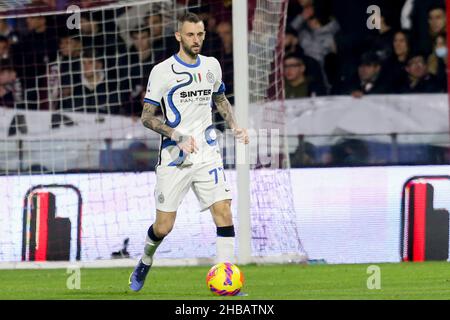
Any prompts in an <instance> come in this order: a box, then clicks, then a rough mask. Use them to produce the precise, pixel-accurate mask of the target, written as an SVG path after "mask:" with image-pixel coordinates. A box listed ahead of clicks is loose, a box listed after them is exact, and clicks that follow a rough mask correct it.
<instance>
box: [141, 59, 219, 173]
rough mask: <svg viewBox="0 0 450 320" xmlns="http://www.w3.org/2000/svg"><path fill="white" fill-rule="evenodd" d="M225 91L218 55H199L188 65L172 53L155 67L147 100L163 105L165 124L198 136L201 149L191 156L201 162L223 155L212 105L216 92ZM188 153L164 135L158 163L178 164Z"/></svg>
mask: <svg viewBox="0 0 450 320" xmlns="http://www.w3.org/2000/svg"><path fill="white" fill-rule="evenodd" d="M224 92H225V85H224V84H223V82H222V70H221V67H220V64H219V62H218V61H217V59H216V58H214V57H207V56H203V55H198V56H197V61H196V62H195V63H194V64H188V63H185V62H184V61H183V60H181V58H180V57H178V56H177V55H173V56H171V57H170V58H168V59H166V60H164V61H163V62H161V63H159V64H157V65H156V66H155V67H154V68H153V69H152V71H151V73H150V76H149V80H148V84H147V91H146V94H145V98H144V102H146V103H150V104H153V105H156V106H160V107H161V108H162V112H163V115H164V123H165V124H166V125H168V126H170V127H172V128H175V129H176V130H177V131H179V132H180V133H182V134H185V135H190V136H193V137H194V138H195V140H196V142H197V146H198V148H199V152H197V153H196V154H190V155H189V156H188V158H189V161H190V162H192V163H202V162H208V161H214V160H215V159H216V158H217V157H220V152H219V148H218V145H217V141H216V135H215V131H214V128H213V124H212V110H211V107H212V97H213V95H214V94H220V93H224ZM186 156H187V155H185V154H183V152H182V151H180V150H179V148H178V147H176V143H175V141H172V140H171V139H170V138H167V137H162V138H161V147H160V154H159V162H158V165H163V166H176V165H179V164H180V163H182V162H183V161H184V160H185V158H186Z"/></svg>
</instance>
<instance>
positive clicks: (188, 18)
mask: <svg viewBox="0 0 450 320" xmlns="http://www.w3.org/2000/svg"><path fill="white" fill-rule="evenodd" d="M185 22H192V23H199V22H202V19H200V17H199V16H198V15H196V14H195V13H192V12H186V13H185V14H184V15H182V16H181V17H179V18H178V30H181V27H182V26H183V24H184V23H185Z"/></svg>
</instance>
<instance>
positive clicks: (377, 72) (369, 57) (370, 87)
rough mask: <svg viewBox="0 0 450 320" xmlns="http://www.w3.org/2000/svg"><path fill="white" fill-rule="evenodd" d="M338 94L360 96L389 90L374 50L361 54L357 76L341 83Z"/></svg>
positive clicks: (388, 84)
mask: <svg viewBox="0 0 450 320" xmlns="http://www.w3.org/2000/svg"><path fill="white" fill-rule="evenodd" d="M339 91H340V92H337V93H338V94H351V95H352V96H353V97H355V98H360V97H362V96H364V95H367V94H386V93H390V92H391V87H390V82H389V81H388V79H386V78H385V77H383V74H382V66H381V60H380V58H379V57H378V55H377V54H376V53H374V52H367V53H365V54H363V55H362V57H361V60H360V63H359V66H358V72H357V76H356V77H354V79H353V80H352V81H350V83H349V84H347V85H345V84H344V85H343V89H341V90H339Z"/></svg>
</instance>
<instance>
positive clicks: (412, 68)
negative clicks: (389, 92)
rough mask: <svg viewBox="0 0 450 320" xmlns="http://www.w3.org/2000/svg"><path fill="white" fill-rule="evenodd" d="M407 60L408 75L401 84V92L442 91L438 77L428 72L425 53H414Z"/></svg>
mask: <svg viewBox="0 0 450 320" xmlns="http://www.w3.org/2000/svg"><path fill="white" fill-rule="evenodd" d="M407 61H408V62H407V65H406V68H405V69H406V72H407V73H408V76H407V77H406V78H405V81H404V83H403V84H402V85H401V86H400V88H399V90H398V92H399V93H437V92H441V91H442V90H441V88H440V87H439V84H438V82H437V79H436V77H435V76H434V75H432V74H430V73H429V72H428V67H427V64H426V61H425V55H424V54H422V53H413V54H411V55H410V56H409V58H408V60H407Z"/></svg>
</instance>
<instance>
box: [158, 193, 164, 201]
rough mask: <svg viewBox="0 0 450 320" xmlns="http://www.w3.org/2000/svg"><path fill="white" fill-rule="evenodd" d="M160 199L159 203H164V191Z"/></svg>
mask: <svg viewBox="0 0 450 320" xmlns="http://www.w3.org/2000/svg"><path fill="white" fill-rule="evenodd" d="M158 201H159V203H164V195H163V194H162V193H160V194H159V196H158Z"/></svg>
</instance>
